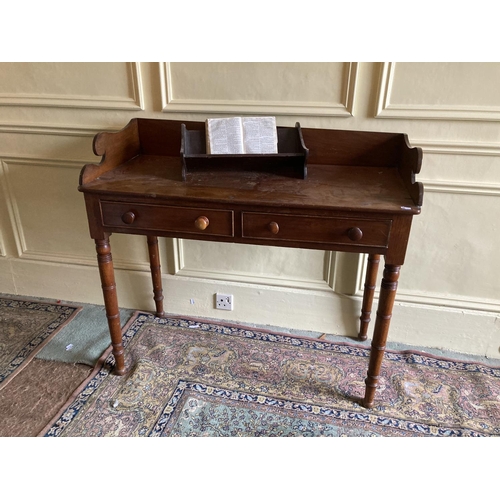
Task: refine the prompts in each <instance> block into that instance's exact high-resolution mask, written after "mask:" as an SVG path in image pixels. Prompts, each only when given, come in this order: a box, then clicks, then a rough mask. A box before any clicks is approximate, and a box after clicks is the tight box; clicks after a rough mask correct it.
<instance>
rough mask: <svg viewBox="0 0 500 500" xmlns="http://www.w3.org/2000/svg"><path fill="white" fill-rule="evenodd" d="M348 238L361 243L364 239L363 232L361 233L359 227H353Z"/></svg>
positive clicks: (348, 232)
mask: <svg viewBox="0 0 500 500" xmlns="http://www.w3.org/2000/svg"><path fill="white" fill-rule="evenodd" d="M347 237H348V238H349V239H350V240H351V241H359V240H360V239H361V238H362V237H363V231H361V229H359V227H351V229H349V231H347Z"/></svg>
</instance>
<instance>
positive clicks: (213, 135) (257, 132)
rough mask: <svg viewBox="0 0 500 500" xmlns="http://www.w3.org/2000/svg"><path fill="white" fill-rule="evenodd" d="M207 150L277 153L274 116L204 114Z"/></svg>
mask: <svg viewBox="0 0 500 500" xmlns="http://www.w3.org/2000/svg"><path fill="white" fill-rule="evenodd" d="M206 136H207V154H212V155H227V154H272V153H278V133H277V130H276V118H275V117H274V116H259V117H244V118H242V117H232V118H208V119H207V122H206Z"/></svg>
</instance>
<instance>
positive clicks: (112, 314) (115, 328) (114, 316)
mask: <svg viewBox="0 0 500 500" xmlns="http://www.w3.org/2000/svg"><path fill="white" fill-rule="evenodd" d="M95 244H96V251H97V262H98V264H99V274H100V276H101V285H102V292H103V295H104V305H105V308H106V317H107V318H108V326H109V333H110V335H111V345H112V346H113V356H114V357H115V369H114V373H116V374H117V375H123V374H124V373H125V358H124V355H123V344H122V329H121V325H120V311H119V309H118V298H117V295H116V284H115V272H114V269H113V259H112V257H111V247H110V245H109V238H105V239H103V240H95Z"/></svg>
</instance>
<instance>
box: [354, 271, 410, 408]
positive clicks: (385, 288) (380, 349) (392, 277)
mask: <svg viewBox="0 0 500 500" xmlns="http://www.w3.org/2000/svg"><path fill="white" fill-rule="evenodd" d="M400 269H401V266H394V265H388V264H386V265H385V268H384V277H383V278H382V284H381V285H380V298H379V304H378V310H377V319H376V321H375V331H374V332H373V340H372V346H371V352H370V361H369V365H368V376H367V378H366V379H365V383H366V391H365V397H364V399H363V403H362V404H363V406H364V407H365V408H371V407H372V406H373V402H374V399H375V391H376V390H377V387H378V380H379V375H380V368H381V366H382V360H383V358H384V352H385V344H386V342H387V334H388V333H389V324H390V322H391V317H392V307H393V305H394V299H395V298H396V290H397V288H398V279H399V271H400Z"/></svg>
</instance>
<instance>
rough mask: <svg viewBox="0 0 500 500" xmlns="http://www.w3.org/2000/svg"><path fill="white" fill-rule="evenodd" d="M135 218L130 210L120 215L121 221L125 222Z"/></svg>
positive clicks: (130, 222)
mask: <svg viewBox="0 0 500 500" xmlns="http://www.w3.org/2000/svg"><path fill="white" fill-rule="evenodd" d="M134 220H135V213H134V212H132V211H130V212H125V213H124V214H123V215H122V221H123V222H125V224H132V222H134Z"/></svg>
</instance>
